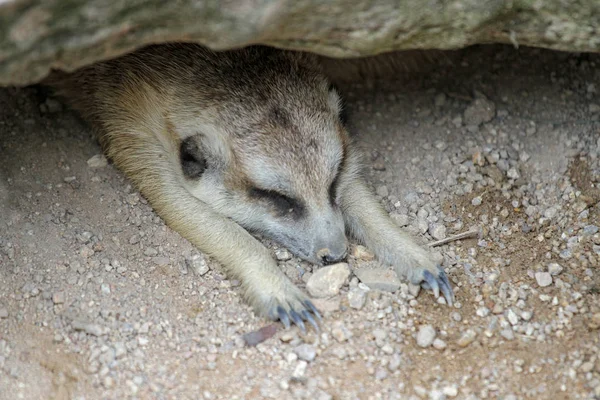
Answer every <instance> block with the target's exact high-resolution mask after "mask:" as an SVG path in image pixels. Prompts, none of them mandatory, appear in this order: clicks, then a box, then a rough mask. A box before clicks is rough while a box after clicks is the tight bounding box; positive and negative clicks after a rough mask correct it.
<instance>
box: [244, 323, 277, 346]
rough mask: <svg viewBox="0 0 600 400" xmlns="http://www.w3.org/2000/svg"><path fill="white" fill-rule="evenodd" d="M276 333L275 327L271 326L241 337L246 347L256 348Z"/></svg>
mask: <svg viewBox="0 0 600 400" xmlns="http://www.w3.org/2000/svg"><path fill="white" fill-rule="evenodd" d="M276 332H277V325H275V324H271V325H267V326H265V327H262V328H260V329H259V330H257V331H253V332H248V333H246V334H244V335H243V336H242V339H243V340H244V343H246V346H250V347H252V346H256V345H257V344H259V343H262V342H264V341H265V340H267V339H269V338H271V337H273V335H275V333H276Z"/></svg>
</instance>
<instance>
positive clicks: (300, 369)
mask: <svg viewBox="0 0 600 400" xmlns="http://www.w3.org/2000/svg"><path fill="white" fill-rule="evenodd" d="M307 366H308V363H307V362H306V361H304V360H300V361H298V364H297V365H296V368H294V372H292V378H294V379H296V380H299V381H302V380H304V375H305V374H306V367H307Z"/></svg>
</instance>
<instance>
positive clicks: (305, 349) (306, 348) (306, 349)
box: [294, 343, 317, 362]
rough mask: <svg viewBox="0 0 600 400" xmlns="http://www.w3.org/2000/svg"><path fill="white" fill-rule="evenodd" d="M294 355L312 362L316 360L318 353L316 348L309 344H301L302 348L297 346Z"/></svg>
mask: <svg viewBox="0 0 600 400" xmlns="http://www.w3.org/2000/svg"><path fill="white" fill-rule="evenodd" d="M294 353H296V354H297V355H298V358H299V359H301V360H304V361H308V362H310V361H312V360H314V359H315V357H316V356H317V351H316V349H315V348H314V346H312V345H310V344H308V343H304V344H301V345H300V346H297V347H296V348H295V349H294Z"/></svg>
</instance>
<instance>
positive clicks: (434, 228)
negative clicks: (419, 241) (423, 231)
mask: <svg viewBox="0 0 600 400" xmlns="http://www.w3.org/2000/svg"><path fill="white" fill-rule="evenodd" d="M429 234H430V235H431V237H432V238H434V239H435V240H442V239H445V238H446V227H445V226H444V225H442V224H431V225H429Z"/></svg>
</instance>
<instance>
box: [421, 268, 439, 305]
mask: <svg viewBox="0 0 600 400" xmlns="http://www.w3.org/2000/svg"><path fill="white" fill-rule="evenodd" d="M423 279H425V283H427V285H429V288H427V287H425V286H424V287H425V289H431V290H433V295H434V296H435V298H436V299H437V298H438V297H440V286H439V285H438V283H437V280H436V279H435V276H433V274H432V273H431V272H429V271H427V270H426V271H425V272H423Z"/></svg>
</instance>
